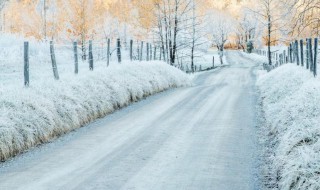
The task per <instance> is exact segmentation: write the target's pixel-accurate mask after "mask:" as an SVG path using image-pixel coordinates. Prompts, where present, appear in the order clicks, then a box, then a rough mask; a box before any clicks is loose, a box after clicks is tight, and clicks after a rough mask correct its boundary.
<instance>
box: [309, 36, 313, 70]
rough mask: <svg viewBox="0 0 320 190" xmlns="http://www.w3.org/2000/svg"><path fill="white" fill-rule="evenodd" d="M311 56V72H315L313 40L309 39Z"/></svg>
mask: <svg viewBox="0 0 320 190" xmlns="http://www.w3.org/2000/svg"><path fill="white" fill-rule="evenodd" d="M309 56H310V71H313V70H314V65H313V64H314V62H313V50H312V39H311V38H309Z"/></svg>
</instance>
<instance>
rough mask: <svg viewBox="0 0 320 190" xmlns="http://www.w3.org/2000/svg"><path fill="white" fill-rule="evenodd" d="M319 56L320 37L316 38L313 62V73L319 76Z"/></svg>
mask: <svg viewBox="0 0 320 190" xmlns="http://www.w3.org/2000/svg"><path fill="white" fill-rule="evenodd" d="M317 56H318V38H315V39H314V64H313V67H314V68H313V74H314V76H317V58H318V57H317Z"/></svg>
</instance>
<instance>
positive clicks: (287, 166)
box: [257, 64, 320, 190]
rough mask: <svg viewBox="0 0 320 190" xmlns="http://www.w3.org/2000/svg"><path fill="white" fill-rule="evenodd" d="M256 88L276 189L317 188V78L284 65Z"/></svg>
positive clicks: (319, 153)
mask: <svg viewBox="0 0 320 190" xmlns="http://www.w3.org/2000/svg"><path fill="white" fill-rule="evenodd" d="M257 85H258V86H259V89H260V93H261V99H262V103H263V110H264V113H265V117H266V122H267V123H266V125H265V126H266V127H267V129H265V130H267V132H268V134H269V136H268V137H266V139H265V140H266V141H270V140H272V142H271V144H270V148H271V150H272V153H271V154H270V155H269V156H270V158H269V159H270V160H271V166H270V168H271V170H273V171H274V173H273V175H275V176H274V177H275V178H276V179H277V182H276V183H277V188H278V189H283V190H286V189H299V190H301V189H310V190H311V189H312V190H313V189H320V79H319V78H314V77H313V75H312V74H311V73H310V72H309V71H307V70H304V69H302V68H301V67H298V66H296V65H295V64H287V65H284V66H281V67H279V68H277V69H275V70H273V71H271V72H270V73H268V74H265V75H264V76H262V77H261V78H260V79H259V80H258V82H257Z"/></svg>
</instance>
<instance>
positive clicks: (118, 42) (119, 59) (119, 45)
mask: <svg viewBox="0 0 320 190" xmlns="http://www.w3.org/2000/svg"><path fill="white" fill-rule="evenodd" d="M117 55H118V63H121V41H120V38H118V39H117Z"/></svg>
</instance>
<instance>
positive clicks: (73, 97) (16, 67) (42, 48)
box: [0, 39, 190, 160]
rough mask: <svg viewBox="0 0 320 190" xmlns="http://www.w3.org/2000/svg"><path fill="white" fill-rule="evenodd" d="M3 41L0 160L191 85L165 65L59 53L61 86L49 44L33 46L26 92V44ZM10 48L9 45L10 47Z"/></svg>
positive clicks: (59, 51)
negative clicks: (92, 64) (151, 97)
mask: <svg viewBox="0 0 320 190" xmlns="http://www.w3.org/2000/svg"><path fill="white" fill-rule="evenodd" d="M9 41H10V40H8V41H5V40H3V42H4V43H3V47H7V48H4V51H1V52H0V59H1V58H2V59H3V60H2V61H1V67H2V69H1V71H0V95H1V96H0V105H1V106H0V160H5V159H7V158H9V157H11V156H14V155H16V154H19V153H21V152H23V151H25V150H27V149H29V148H30V147H33V146H35V145H38V144H41V143H44V142H48V141H50V140H52V139H54V138H55V137H57V136H60V135H62V134H64V133H67V132H69V131H71V130H73V129H76V128H79V127H81V126H83V125H84V124H87V123H89V122H90V121H93V120H94V119H97V118H99V117H102V116H105V115H106V114H108V113H111V112H113V111H115V110H116V109H118V108H121V107H124V106H126V105H128V104H130V103H131V102H134V101H137V100H140V99H142V98H144V97H146V96H149V95H151V94H154V93H157V92H161V91H163V90H166V89H169V88H174V87H181V86H186V85H189V84H190V78H189V76H187V75H186V74H185V73H183V72H182V71H180V70H178V69H176V68H174V67H171V66H168V65H167V64H166V63H163V62H156V61H153V62H129V61H126V60H125V61H123V63H122V64H117V63H115V62H112V64H111V65H110V66H109V67H108V68H107V67H106V63H105V62H103V61H97V62H95V64H96V66H95V70H94V71H89V68H88V64H87V63H86V62H80V66H79V67H80V72H79V74H78V75H75V74H73V71H74V68H73V67H74V63H73V53H72V51H70V52H69V51H67V50H64V49H63V47H60V48H59V47H57V51H56V52H57V61H58V70H59V74H60V80H59V81H55V80H54V79H53V74H52V69H51V63H50V61H48V60H47V59H48V58H49V59H50V56H49V54H48V51H49V50H48V46H47V44H41V43H32V44H30V48H31V50H30V76H31V77H30V87H29V88H25V87H24V86H23V59H22V55H21V51H22V45H23V41H22V40H19V39H12V40H11V43H10V42H9ZM6 42H7V43H6Z"/></svg>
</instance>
